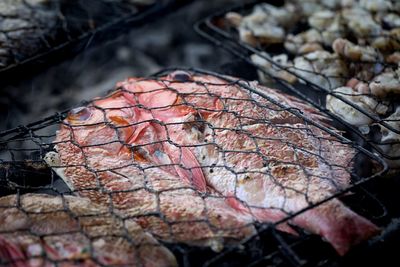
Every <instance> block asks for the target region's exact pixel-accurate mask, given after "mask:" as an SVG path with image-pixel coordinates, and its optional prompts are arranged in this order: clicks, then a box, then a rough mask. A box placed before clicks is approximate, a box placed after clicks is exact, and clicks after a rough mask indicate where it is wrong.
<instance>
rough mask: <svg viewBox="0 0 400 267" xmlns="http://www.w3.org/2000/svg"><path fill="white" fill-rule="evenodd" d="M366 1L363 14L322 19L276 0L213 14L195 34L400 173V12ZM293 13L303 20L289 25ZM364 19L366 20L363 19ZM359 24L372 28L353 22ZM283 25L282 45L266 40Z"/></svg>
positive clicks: (335, 13)
mask: <svg viewBox="0 0 400 267" xmlns="http://www.w3.org/2000/svg"><path fill="white" fill-rule="evenodd" d="M261 2H263V3H261ZM358 2H360V4H359V5H362V4H361V2H362V1H354V2H352V3H358ZM367 2H368V1H364V2H363V3H364V5H365V6H362V8H360V7H358V6H353V7H351V6H350V7H347V8H346V7H340V4H339V6H334V7H332V6H329V5H328V4H326V6H324V4H320V6H319V7H318V5H319V4H315V6H317V7H316V8H317V9H316V11H315V12H316V13H315V14H314V15H311V14H308V13H307V12H303V11H302V5H303V4H304V5H307V3H306V2H304V3H303V2H301V1H296V0H293V1H285V2H282V6H279V7H276V6H274V3H272V1H271V3H270V4H267V3H266V2H265V1H255V2H254V3H251V4H247V5H242V6H238V7H233V8H228V9H227V10H225V11H222V12H218V13H216V14H213V15H210V16H209V17H207V18H205V19H204V20H203V21H201V22H199V23H198V24H197V26H196V27H197V30H198V32H199V33H200V34H201V35H202V36H204V37H206V38H207V39H208V40H210V41H212V42H213V43H215V44H216V45H218V46H221V47H222V48H224V49H226V50H228V51H230V52H231V53H233V54H235V55H236V56H239V57H240V58H242V59H244V60H246V61H247V62H249V63H250V64H252V65H253V66H255V67H256V68H257V70H258V72H259V77H260V80H261V81H262V82H264V83H266V84H271V83H273V82H274V81H275V82H276V81H277V80H278V81H279V82H280V83H281V84H282V85H283V86H284V87H285V88H286V89H288V90H290V91H291V92H293V93H295V94H297V95H298V96H300V97H302V98H303V99H305V100H307V101H309V102H310V103H312V104H313V105H315V106H317V107H318V108H319V109H321V110H324V111H327V112H329V113H330V115H331V116H333V117H334V118H335V119H336V120H338V121H340V122H341V123H342V124H343V125H344V126H345V127H346V128H347V129H349V131H351V132H353V133H354V134H355V135H356V136H357V138H358V139H360V138H361V139H362V140H363V142H364V143H366V145H367V146H368V147H371V148H372V149H373V150H374V151H378V152H379V153H380V154H381V155H382V156H384V157H385V158H386V159H387V160H388V162H389V163H391V165H392V166H391V167H394V168H398V163H399V159H400V155H399V154H398V147H399V138H398V137H399V134H400V128H399V117H398V116H399V108H398V105H399V103H398V102H397V101H396V94H398V89H399V88H400V87H399V85H400V78H399V68H398V63H399V60H398V59H399V58H398V50H399V48H400V39H399V37H398V36H399V35H398V32H399V29H400V28H399V27H398V25H397V26H396V25H394V24H393V25H392V24H390V23H389V22H390V20H389V19H388V18H389V17H391V16H392V17H393V16H398V15H399V13H400V11H399V7H398V4H396V2H395V1H385V3H384V4H385V5H384V4H383V3H382V5H381V6H380V8H381V9H382V10H383V11H382V10H380V9H379V8H378V9H379V12H381V13H379V12H378V11H376V10H375V11H374V6H373V4H371V6H368V4H367ZM268 3H269V2H268ZM275 4H277V3H275ZM389 4H390V5H389ZM264 5H265V6H264ZM310 5H311V6H309V7H308V8H312V4H310ZM349 5H350V4H349ZM354 5H355V4H354ZM387 5H389V7H387V8H386V9H385V7H386V6H387ZM275 8H276V9H275ZM318 8H320V9H318ZM375 8H377V7H375ZM291 9H293V10H296V12H295V13H293V12H292V13H290V14H296V15H294V16H292V17H290V21H289V22H287V23H288V24H287V25H286V24H284V23H283V22H282V21H285V18H286V17H287V16H286V17H285V14H283V12H288V10H291ZM271 10H274V11H271ZM304 10H307V9H304ZM278 11H279V12H278ZM268 12H275V14H278V15H276V16H273V15H271V14H272V13H268ZM385 12H386V13H385ZM390 12H391V13H390ZM261 13H263V14H261ZM268 14H269V16H268ZM360 14H363V15H362V16H363V19H358V18H359V17H357V16H360ZM246 15H248V17H246ZM286 15H287V14H286ZM241 16H243V17H241ZM251 16H253V18H251ZM279 16H281V17H279ZM386 16H387V18H386V19H385V17H386ZM357 19H358V21H364V22H365V25H363V22H361V23H356V22H355V21H353V20H357ZM240 20H242V22H240ZM245 20H246V21H245ZM252 20H254V21H252ZM290 23H291V24H290ZM323 23H325V24H326V25H325V24H323ZM368 23H369V24H368ZM319 24H323V25H319ZM239 25H240V26H239ZM243 25H244V26H243ZM368 25H369V26H371V25H372V26H374V27H372V26H371V27H372V28H368V27H369V26H368ZM277 26H279V27H282V29H281V30H282V31H283V32H282V33H281V32H279V31H278V32H279V33H281V34H282V36H280V38H281V40H276V39H274V38H273V36H269V37H268V38H267V37H265V38H264V37H263V36H262V33H263V32H264V33H265V34H267V35H268V34H274V33H276V32H275V31H273V30H271V33H266V32H268V29H274V30H275V29H276V27H277ZM263 27H264V28H263ZM358 27H359V28H358ZM268 40H275V41H273V42H271V43H268ZM307 42H309V43H307Z"/></svg>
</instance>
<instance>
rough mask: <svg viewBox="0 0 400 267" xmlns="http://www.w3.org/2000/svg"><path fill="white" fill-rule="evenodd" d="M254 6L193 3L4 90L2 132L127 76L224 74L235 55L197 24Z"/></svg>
mask: <svg viewBox="0 0 400 267" xmlns="http://www.w3.org/2000/svg"><path fill="white" fill-rule="evenodd" d="M243 2H249V1H239V0H223V1H194V3H191V4H188V5H186V6H184V7H183V8H181V9H179V10H178V11H176V12H174V13H172V14H169V15H166V16H165V17H162V18H159V19H158V20H157V21H156V22H153V23H150V24H148V25H145V26H143V27H140V28H136V29H132V30H131V31H129V32H128V33H127V34H125V35H123V36H120V37H119V38H118V39H116V40H111V41H109V42H107V43H105V44H104V43H102V44H97V46H96V47H95V48H93V49H90V50H86V51H85V52H83V53H80V54H79V55H78V56H76V57H74V58H72V59H70V60H68V61H65V62H62V63H60V64H58V65H54V66H52V67H50V68H48V69H46V70H43V71H41V72H40V73H38V74H35V75H29V74H28V73H21V75H20V77H21V79H20V81H18V82H13V83H12V84H10V83H8V84H7V82H5V81H2V83H4V84H6V85H4V86H2V88H1V89H0V131H2V130H6V129H10V128H14V127H17V126H19V125H26V124H28V123H30V122H34V121H36V120H38V119H41V118H44V117H46V116H49V115H53V114H55V113H56V112H58V111H61V110H65V109H67V108H71V107H74V106H79V103H81V102H82V101H84V100H90V99H92V98H93V97H96V96H100V95H102V94H103V95H104V94H105V92H107V91H109V90H110V89H113V88H114V86H115V83H116V82H118V81H121V80H124V79H126V78H128V77H134V76H146V75H150V74H152V73H154V72H157V71H159V70H161V69H164V68H167V67H177V66H180V67H199V68H204V69H208V70H213V71H221V69H222V66H224V65H226V64H227V63H228V64H229V62H232V61H234V59H233V58H232V56H230V55H229V54H228V53H225V52H224V51H222V50H221V49H218V48H215V47H214V46H213V45H212V44H211V43H209V42H207V41H206V40H204V39H202V38H201V37H200V36H199V35H198V34H197V33H196V32H195V31H194V29H193V24H194V23H195V22H196V21H197V20H199V19H201V18H203V17H205V16H206V15H208V14H210V13H211V12H215V11H217V10H219V9H221V8H226V7H228V6H231V5H235V4H239V3H243Z"/></svg>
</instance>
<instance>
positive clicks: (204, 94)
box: [0, 69, 387, 266]
mask: <svg viewBox="0 0 400 267" xmlns="http://www.w3.org/2000/svg"><path fill="white" fill-rule="evenodd" d="M0 136H1V138H2V139H1V143H0V144H1V145H0V147H1V151H0V153H1V158H2V161H1V167H0V170H1V172H0V173H1V183H0V186H1V194H2V195H9V194H16V195H13V196H6V197H2V198H0V200H1V201H0V202H1V203H4V204H1V207H2V208H3V210H4V212H2V213H1V214H3V216H4V214H8V212H10V214H12V215H10V216H11V217H9V216H5V217H2V218H1V219H0V220H10V218H13V217H18V218H19V217H21V216H22V217H23V219H24V220H27V221H28V222H29V223H27V222H25V221H23V223H21V224H18V223H14V224H13V223H11V224H8V223H4V224H1V225H2V226H1V227H0V232H1V233H0V237H1V239H2V243H1V245H0V247H1V249H0V251H1V253H3V254H2V255H3V258H6V259H7V260H8V261H9V262H10V261H11V262H12V264H15V263H16V262H18V261H22V262H29V261H32V260H33V259H35V260H36V258H37V260H41V261H42V262H49V264H56V263H58V262H69V263H71V262H73V263H74V264H77V265H79V264H84V263H85V262H90V263H91V264H94V265H116V266H118V264H120V265H124V264H127V262H129V264H131V265H135V264H136V265H142V266H173V265H175V264H176V262H175V258H174V256H175V257H176V258H177V260H178V262H179V264H180V265H182V266H197V265H199V266H223V265H227V266H228V265H229V266H241V265H249V264H252V266H259V265H263V264H266V263H268V264H274V265H276V266H280V265H281V266H287V265H294V266H303V265H305V264H311V265H312V264H313V263H317V262H318V261H320V260H326V258H325V257H327V255H329V256H328V257H329V258H335V257H337V256H336V255H337V253H339V254H341V255H343V254H345V253H346V252H347V251H348V250H350V249H351V246H355V245H356V244H358V243H360V242H362V241H365V240H367V239H369V238H370V237H372V236H374V235H376V234H378V232H379V230H378V227H377V226H376V225H375V224H374V223H387V222H382V221H379V218H377V217H375V216H374V215H375V214H373V212H376V211H377V210H378V211H381V210H382V207H381V206H380V205H379V203H380V202H379V201H378V200H376V199H373V198H372V197H369V198H368V199H369V201H370V202H372V203H375V206H377V208H376V209H372V208H371V209H370V210H368V211H365V210H362V209H360V207H356V205H353V206H354V207H355V210H357V212H359V213H360V214H361V215H364V216H366V218H364V217H362V216H361V215H359V214H356V213H355V212H354V211H352V210H351V209H349V208H348V207H347V206H346V205H345V204H343V202H342V201H341V200H339V199H338V197H341V199H343V198H346V196H347V197H348V195H349V194H347V192H350V191H353V192H355V191H357V190H361V189H362V188H364V185H365V184H368V183H369V182H371V181H375V180H378V179H373V178H376V177H379V176H381V175H382V174H383V173H385V172H386V171H387V166H386V164H385V162H384V161H382V160H381V159H380V158H379V157H377V156H375V155H373V154H372V153H370V152H368V151H367V150H365V149H363V148H361V147H360V146H358V145H356V144H354V143H352V142H350V141H349V140H348V139H346V138H344V137H342V136H341V133H340V132H339V131H337V130H335V129H334V128H332V127H331V126H329V119H328V117H325V116H324V115H322V114H321V113H320V112H318V111H317V110H316V109H314V108H312V107H311V106H309V105H307V104H305V103H304V102H302V101H301V100H298V99H296V98H294V97H291V96H288V95H285V94H282V93H279V92H278V91H276V90H273V89H269V88H266V87H263V86H260V85H259V84H258V83H256V82H248V81H245V80H241V79H237V78H232V77H227V76H222V75H219V74H216V73H212V72H206V71H202V70H195V69H190V70H182V69H178V70H173V71H172V70H165V71H163V72H161V73H158V74H156V75H154V76H151V77H149V78H130V79H128V80H126V81H123V82H120V83H118V84H117V87H116V89H114V90H113V91H111V92H110V93H109V94H108V95H107V96H105V97H101V98H96V99H94V100H92V101H89V102H84V103H83V104H82V106H81V107H76V108H74V109H71V110H68V111H65V112H61V113H59V114H56V115H54V116H51V117H49V118H46V119H43V120H41V121H38V122H35V123H32V124H30V125H27V126H25V127H19V128H16V129H12V130H9V131H6V132H2V133H0ZM26 193H29V194H26ZM44 193H46V194H47V195H42V194H44ZM71 194H72V195H74V196H68V195H71ZM49 195H53V196H49ZM350 196H351V194H350ZM364 201H365V199H364ZM346 203H347V202H346ZM349 203H350V206H351V201H350V202H349ZM353 203H359V202H357V201H353ZM361 203H364V202H363V201H361ZM376 203H378V204H376ZM371 207H373V205H372V206H371ZM58 210H61V213H60V215H57V216H56V215H54V216H50V217H49V216H44V217H42V216H41V215H42V213H46V211H49V212H50V213H51V212H55V211H58ZM93 210H95V211H96V212H95V213H93V212H92V211H93ZM372 210H374V211H372ZM88 211H90V212H88ZM97 212H99V213H97ZM88 213H89V214H88ZM36 215H37V216H36ZM39 215H40V216H39ZM89 215H90V216H89ZM24 216H25V217H24ZM26 216H28V218H29V217H30V216H33V219H26V218H27V217H26ZM87 216H88V217H90V218H87V220H86V217H87ZM7 218H8V219H7ZM82 218H85V219H84V220H83V219H82ZM367 218H368V219H367ZM64 219H65V220H69V221H73V223H72V222H71V225H74V227H75V226H76V227H77V228H74V229H72V230H71V231H74V234H68V235H67V236H63V235H64V234H65V232H62V233H59V232H58V231H68V230H70V229H69V228H68V227H63V226H62V225H63V224H60V225H58V223H57V221H58V220H64ZM342 219H343V220H342ZM114 220H116V222H115V224H116V225H117V226H118V227H115V228H112V229H110V228H109V225H110V224H113V225H114ZM370 220H372V221H374V223H372V222H371V221H370ZM111 221H112V222H113V223H111ZM321 222H322V223H321ZM10 225H11V226H10ZM93 225H96V227H93V228H94V229H92V226H93ZM7 227H11V229H8V228H7ZM130 227H131V228H130ZM60 228H61V229H60ZM132 229H133V230H132ZM92 231H94V232H95V233H94V234H93V232H92ZM75 233H76V235H75ZM96 233H97V234H98V233H101V234H103V235H104V236H101V237H98V236H97V235H96ZM313 234H314V235H313ZM316 234H317V235H320V236H322V237H323V238H324V239H326V240H327V241H328V243H330V245H329V244H328V243H325V242H321V238H320V237H317V236H316ZM82 235H83V236H82ZM48 236H56V237H55V241H53V239H52V238H50V239H49V238H48ZM143 236H146V238H143ZM37 238H39V239H40V241H38V239H37ZM66 242H72V243H73V244H76V246H74V247H76V248H78V251H76V250H70V249H71V248H70V247H68V245H67V244H66ZM114 243H115V244H116V245H115V246H112V249H111V251H117V250H118V251H121V252H122V253H121V254H120V255H119V256H118V255H115V254H113V253H111V252H108V251H107V247H109V246H110V244H114ZM304 243H306V244H307V243H309V244H314V245H315V244H318V250H320V251H321V254H317V255H314V256H312V257H310V251H308V252H307V251H306V252H304V251H302V250H303V246H302V244H303V245H304ZM32 244H34V245H32ZM149 244H150V245H149ZM32 246H33V247H32ZM149 246H150V247H151V249H150V248H149ZM310 246H312V245H310ZM38 247H39V248H40V249H39V248H38ZM35 248H38V249H39V251H40V253H39V252H38V253H39V254H32V253H33V252H32V250H34V249H35ZM88 248H89V249H88ZM167 248H168V250H167ZM332 248H334V249H335V250H336V251H337V252H335V250H334V249H332ZM105 251H106V252H105ZM149 251H151V253H153V254H148V253H150V252H149ZM170 251H172V252H173V254H174V256H172V254H171V252H170ZM154 253H158V254H157V255H159V256H158V257H156V258H157V259H158V260H159V262H152V261H150V260H149V259H150V258H152V257H153V256H154V255H155V254H154ZM111 254H112V255H111ZM311 254H315V248H314V249H313V250H312V253H311ZM141 255H147V256H141ZM152 255H153V256H152ZM320 256H321V257H323V258H322V259H321V258H318V257H320ZM32 257H33V258H32ZM311 265H310V266H311Z"/></svg>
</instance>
